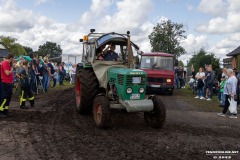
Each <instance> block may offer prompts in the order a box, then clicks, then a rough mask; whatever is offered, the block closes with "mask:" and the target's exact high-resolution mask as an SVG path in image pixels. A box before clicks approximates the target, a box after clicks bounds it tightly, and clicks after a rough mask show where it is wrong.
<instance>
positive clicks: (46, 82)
mask: <svg viewBox="0 0 240 160" xmlns="http://www.w3.org/2000/svg"><path fill="white" fill-rule="evenodd" d="M48 80H49V75H44V76H43V79H42V88H43V92H46V91H47V89H48Z"/></svg>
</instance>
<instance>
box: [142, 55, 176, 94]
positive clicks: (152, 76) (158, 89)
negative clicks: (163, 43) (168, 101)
mask: <svg viewBox="0 0 240 160" xmlns="http://www.w3.org/2000/svg"><path fill="white" fill-rule="evenodd" d="M173 61H174V60H173V55H172V54H168V53H161V52H151V53H143V54H142V55H141V63H140V69H141V70H144V71H145V72H146V73H147V79H148V80H147V89H146V90H147V92H148V93H152V92H155V93H167V94H169V95H172V94H173V90H174V68H173V64H174V62H173Z"/></svg>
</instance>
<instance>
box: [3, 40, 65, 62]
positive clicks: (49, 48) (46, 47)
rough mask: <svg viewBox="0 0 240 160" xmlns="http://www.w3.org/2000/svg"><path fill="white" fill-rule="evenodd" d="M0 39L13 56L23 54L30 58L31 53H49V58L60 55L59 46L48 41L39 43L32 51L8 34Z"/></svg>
mask: <svg viewBox="0 0 240 160" xmlns="http://www.w3.org/2000/svg"><path fill="white" fill-rule="evenodd" d="M0 41H2V42H3V43H4V44H5V45H6V46H7V47H8V48H9V50H10V52H11V53H12V54H14V55H15V56H20V55H25V56H29V57H31V58H32V57H33V54H34V53H37V54H38V56H42V57H44V56H46V55H47V54H49V55H50V57H51V58H54V57H59V56H60V55H62V49H61V46H60V45H58V44H57V43H54V42H50V41H47V42H45V43H44V44H42V45H40V46H39V47H38V50H37V51H33V49H32V48H31V47H29V46H23V45H21V44H20V43H17V39H16V38H13V37H10V36H0Z"/></svg>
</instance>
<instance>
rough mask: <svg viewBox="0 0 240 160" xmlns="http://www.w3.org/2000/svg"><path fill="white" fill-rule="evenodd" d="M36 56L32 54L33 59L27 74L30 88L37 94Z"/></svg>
mask: <svg viewBox="0 0 240 160" xmlns="http://www.w3.org/2000/svg"><path fill="white" fill-rule="evenodd" d="M37 59H38V55H37V54H36V53H34V55H33V59H32V60H31V62H30V67H29V73H30V88H31V90H32V91H33V92H35V93H37V83H36V81H37V79H36V74H37V73H38V67H37Z"/></svg>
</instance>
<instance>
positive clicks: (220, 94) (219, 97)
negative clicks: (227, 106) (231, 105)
mask: <svg viewBox="0 0 240 160" xmlns="http://www.w3.org/2000/svg"><path fill="white" fill-rule="evenodd" d="M221 97H222V93H221V92H220V89H219V91H218V100H219V101H222V100H221Z"/></svg>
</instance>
